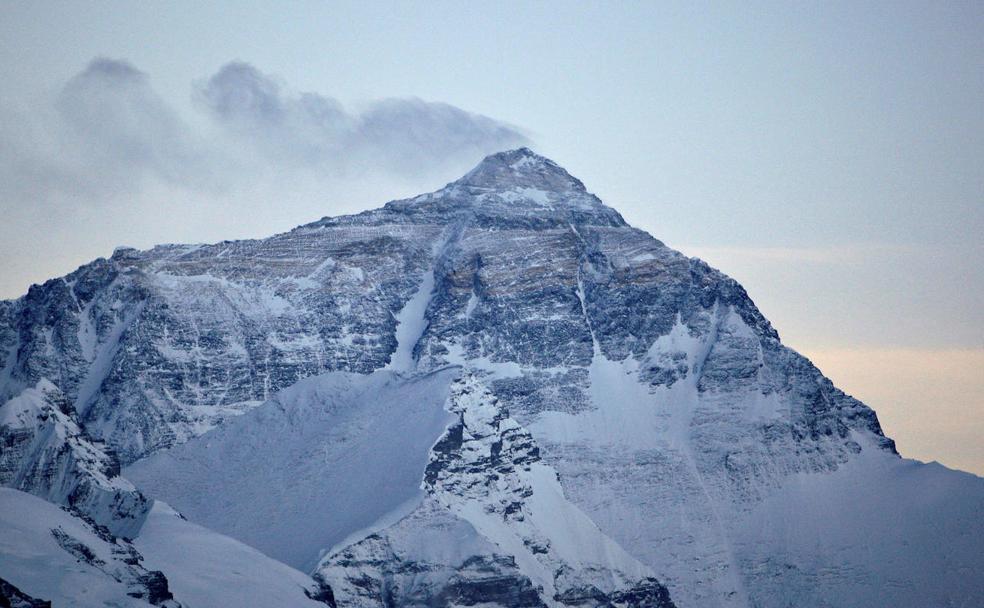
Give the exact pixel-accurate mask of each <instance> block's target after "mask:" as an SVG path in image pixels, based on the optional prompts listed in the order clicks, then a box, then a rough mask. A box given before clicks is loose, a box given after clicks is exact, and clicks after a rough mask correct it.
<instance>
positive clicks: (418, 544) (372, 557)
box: [315, 500, 545, 608]
mask: <svg viewBox="0 0 984 608" xmlns="http://www.w3.org/2000/svg"><path fill="white" fill-rule="evenodd" d="M315 578H316V579H318V580H319V581H321V583H322V584H323V585H325V586H326V587H327V586H328V585H329V584H330V585H331V588H332V589H333V591H335V594H334V595H333V597H334V598H335V600H334V601H335V602H336V603H337V606H338V608H352V607H359V608H370V607H372V608H382V607H386V608H390V607H393V608H396V607H402V606H421V607H424V606H426V607H434V608H438V607H440V608H451V607H453V606H489V607H492V606H498V607H501V608H544V606H545V604H544V603H543V602H542V601H541V599H540V595H539V593H538V592H537V590H536V589H535V588H534V586H533V584H532V583H531V581H530V579H529V578H528V577H526V576H524V575H523V574H522V573H521V572H520V570H519V567H518V566H517V564H516V560H515V559H514V558H512V557H510V556H505V555H502V554H500V553H498V552H497V550H496V548H495V547H494V546H493V545H491V544H490V543H488V542H487V541H485V540H483V539H482V538H480V536H479V535H478V534H477V532H476V531H475V530H474V528H472V527H471V526H470V525H469V524H467V523H466V522H464V521H462V520H461V519H459V518H457V517H455V516H454V515H452V514H451V513H450V512H448V511H447V510H446V509H444V508H442V507H441V506H439V505H437V504H436V503H434V502H432V501H430V500H426V501H424V502H423V503H422V504H421V505H420V506H419V507H418V508H417V509H415V510H414V511H413V513H411V514H410V515H408V516H407V517H405V518H403V519H402V520H400V521H399V522H397V523H396V524H394V525H393V526H391V527H389V528H387V529H386V530H384V531H381V532H379V533H376V534H371V535H369V536H368V537H366V538H365V539H363V540H361V541H359V542H356V543H353V544H351V545H349V546H348V547H345V548H344V549H342V550H340V551H338V552H336V553H334V554H333V555H331V556H328V557H326V559H325V561H324V562H322V564H321V565H320V566H319V567H318V571H317V573H316V574H315Z"/></svg>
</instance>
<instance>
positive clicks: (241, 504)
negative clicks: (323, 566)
mask: <svg viewBox="0 0 984 608" xmlns="http://www.w3.org/2000/svg"><path fill="white" fill-rule="evenodd" d="M455 373H457V372H456V371H455V370H451V369H448V370H444V371H438V372H435V373H433V374H429V375H424V376H420V377H415V378H412V379H404V378H403V377H401V376H400V375H398V374H396V373H393V372H376V373H374V374H371V375H368V376H360V375H357V374H349V373H341V372H339V373H332V374H325V375H322V376H317V377H314V378H309V379H307V380H302V381H301V382H299V383H297V384H296V385H294V386H292V387H290V388H289V389H286V390H284V391H283V392H281V393H280V394H278V395H276V396H275V397H274V398H273V399H272V400H271V401H269V402H267V403H265V404H264V405H262V406H260V407H258V408H256V409H254V410H253V411H251V412H249V413H248V414H245V415H243V416H240V417H238V418H235V419H233V420H230V421H229V422H227V423H226V424H224V425H222V426H221V427H219V428H217V429H214V430H213V431H211V432H209V433H206V434H205V435H202V436H201V437H199V438H197V439H195V440H192V441H190V442H188V443H186V444H184V445H182V446H178V447H176V448H173V449H171V450H169V451H167V452H164V453H161V454H158V455H156V456H152V457H150V458H147V459H144V460H142V461H140V462H138V463H136V464H134V465H133V466H131V467H129V468H127V469H126V470H125V475H126V477H127V478H129V479H131V480H133V481H134V483H136V484H137V486H138V487H140V488H142V490H143V491H144V492H146V493H147V494H148V495H149V496H153V497H155V498H159V499H161V500H164V501H166V502H168V503H169V504H172V505H173V506H174V507H175V508H177V509H178V510H179V511H181V512H182V513H184V514H185V515H186V516H188V517H189V518H190V519H192V520H193V521H195V522H196V523H199V524H202V525H204V526H206V527H208V528H211V529H213V530H216V531H218V532H221V533H223V534H228V535H229V536H232V537H234V538H237V539H239V540H241V541H243V542H246V543H248V544H250V545H252V546H254V547H256V548H258V549H260V550H261V551H263V552H264V553H266V554H267V555H270V556H271V557H273V558H275V559H279V560H281V561H283V562H285V563H287V564H290V565H292V566H294V567H296V568H300V569H302V570H305V571H309V570H311V568H313V567H314V565H315V564H316V563H317V561H318V558H319V556H320V555H319V554H320V552H321V551H322V550H325V549H328V548H329V547H331V546H333V545H335V544H337V543H340V542H341V541H343V540H345V539H346V537H348V536H349V535H351V534H353V533H355V532H357V531H359V530H361V529H364V528H368V527H371V526H374V525H376V524H377V522H378V521H380V520H381V519H382V520H385V519H386V518H391V521H395V520H396V519H398V518H399V517H402V516H403V515H405V514H407V513H409V512H410V511H411V510H413V508H414V507H415V506H416V504H417V503H418V502H419V501H420V500H421V498H422V497H423V492H422V490H421V489H420V481H421V476H422V472H423V470H424V467H425V466H426V464H427V453H428V450H429V449H430V446H431V445H433V443H434V442H435V441H436V440H437V438H438V437H439V436H440V434H441V433H442V432H443V431H444V428H445V426H446V425H447V424H448V423H449V422H450V420H451V418H450V415H449V414H448V413H447V412H446V411H444V408H443V406H444V401H445V399H446V397H447V390H448V383H449V382H450V380H451V377H452V376H453V375H454V374H455Z"/></svg>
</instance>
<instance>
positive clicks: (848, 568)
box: [732, 449, 984, 608]
mask: <svg viewBox="0 0 984 608" xmlns="http://www.w3.org/2000/svg"><path fill="white" fill-rule="evenodd" d="M982 516H984V484H981V480H980V478H979V477H976V476H974V475H971V474H969V473H961V472H959V471H953V470H949V469H946V468H945V467H943V466H942V465H939V464H937V463H931V464H923V463H920V462H915V461H912V460H902V461H900V460H899V459H897V458H894V457H892V456H891V455H889V454H885V453H884V452H880V451H878V450H870V449H866V450H864V451H863V452H862V453H861V454H860V455H859V456H858V458H855V459H853V460H851V461H850V462H848V463H846V464H845V465H843V466H841V467H840V468H839V469H838V470H837V471H835V472H832V473H821V474H816V473H814V474H808V473H800V474H798V475H795V476H794V477H792V478H791V479H789V480H788V481H787V483H786V484H785V485H784V486H783V488H782V490H780V491H779V492H777V493H775V494H774V495H772V496H769V497H768V498H767V499H765V500H764V501H763V502H762V503H761V504H758V505H756V506H755V507H754V508H753V509H752V510H751V511H750V512H748V513H743V514H742V515H741V516H740V517H737V518H735V520H734V521H733V522H732V528H733V531H734V537H735V539H736V541H735V544H736V546H737V548H738V550H737V553H738V554H739V555H740V556H741V559H742V561H743V564H742V566H743V569H744V571H745V572H746V576H747V577H748V583H747V585H748V589H749V595H750V596H751V597H752V600H753V602H755V603H757V604H759V605H783V604H782V603H781V602H784V603H785V604H786V605H791V606H852V607H857V608H862V607H866V606H911V605H915V602H914V601H913V598H919V601H921V602H922V605H923V606H964V607H967V608H970V607H971V606H977V605H980V602H979V600H980V598H982V597H984V575H982V571H981V569H980V566H979V560H980V554H981V546H982V545H981V535H980V525H981V524H980V521H981V517H982ZM791 583H794V584H791ZM790 589H796V593H791V592H790Z"/></svg>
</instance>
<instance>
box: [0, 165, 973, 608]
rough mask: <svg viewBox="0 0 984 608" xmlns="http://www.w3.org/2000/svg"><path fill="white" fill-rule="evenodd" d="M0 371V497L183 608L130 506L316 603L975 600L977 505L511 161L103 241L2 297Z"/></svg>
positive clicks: (849, 402) (737, 302)
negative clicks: (148, 577)
mask: <svg viewBox="0 0 984 608" xmlns="http://www.w3.org/2000/svg"><path fill="white" fill-rule="evenodd" d="M0 353H2V354H3V355H4V356H3V357H0V366H2V367H0V403H2V404H3V410H2V411H4V412H7V413H5V414H4V416H3V418H2V420H0V483H2V484H3V485H6V486H8V487H11V488H16V489H18V490H21V491H23V492H29V493H32V494H34V495H36V496H39V497H42V498H44V499H45V500H49V501H52V502H56V503H58V504H65V505H71V508H73V509H75V511H73V513H76V514H82V515H84V516H85V517H89V518H91V519H92V520H93V521H96V522H99V524H101V525H106V526H108V527H110V528H111V529H112V530H113V531H114V532H113V533H114V534H118V535H119V536H125V537H127V538H130V537H135V540H134V542H135V543H137V544H139V543H140V542H141V535H144V536H143V538H144V540H145V541H146V539H147V538H148V536H149V535H153V536H154V539H155V542H154V543H153V547H152V549H153V553H155V554H156V556H157V557H156V558H152V557H151V554H150V553H148V554H147V555H148V558H147V559H148V561H149V560H151V559H159V560H160V563H162V564H165V565H166V567H167V568H170V569H171V572H168V571H167V568H164V567H162V571H164V572H165V575H166V576H167V577H168V579H169V580H172V581H181V582H182V583H181V584H182V585H184V586H183V587H182V588H183V590H184V591H183V592H184V593H191V594H192V595H194V594H196V593H198V592H203V593H204V591H208V589H207V587H208V586H207V585H205V586H201V585H199V579H198V578H196V576H199V575H198V574H196V573H195V572H191V573H189V572H187V571H184V570H182V566H183V564H182V560H180V559H176V558H175V557H174V556H175V555H180V552H179V551H177V550H176V549H175V547H174V546H172V545H171V544H169V543H173V542H177V541H172V540H168V539H170V538H171V536H169V535H168V534H156V535H154V534H153V533H154V530H155V528H154V526H155V525H159V526H164V527H165V528H167V529H169V530H170V529H171V526H178V525H179V524H180V526H187V528H181V529H182V530H187V529H190V526H192V525H193V524H192V523H191V522H185V521H184V520H180V522H179V521H178V520H177V519H176V518H177V517H178V516H177V515H175V514H170V513H168V514H163V515H162V514H160V513H158V515H159V517H156V518H155V517H153V514H154V513H155V512H157V511H155V509H158V507H159V506H160V505H161V504H162V503H160V502H156V503H155V502H153V500H152V499H157V500H162V499H163V500H167V501H168V502H169V503H171V504H174V506H175V507H176V508H178V509H180V510H181V511H182V512H184V513H186V515H187V517H188V518H189V519H190V520H192V522H195V523H196V524H205V525H207V526H208V527H210V528H214V529H215V530H217V532H220V533H222V534H225V535H226V536H222V534H213V533H212V531H209V530H205V529H202V528H198V530H199V532H201V534H198V535H197V536H196V535H193V534H191V533H188V534H186V535H185V536H183V537H182V538H183V540H182V541H181V542H183V543H193V542H197V540H196V539H199V538H206V537H207V539H208V542H209V543H213V542H214V543H215V544H214V546H213V545H209V547H206V548H202V547H198V548H199V549H202V551H203V553H200V555H210V556H214V555H216V554H220V555H227V554H228V555H233V554H234V555H235V556H237V557H236V559H237V560H240V561H241V563H246V564H251V565H252V566H251V567H256V568H260V566H257V565H256V564H267V566H263V567H262V568H261V569H262V570H263V572H262V573H259V572H254V573H253V574H254V578H255V579H256V580H263V581H265V583H264V584H265V585H266V586H267V587H269V588H271V589H273V588H275V589H281V587H279V586H277V583H276V581H280V582H281V583H284V581H289V585H288V587H289V588H290V589H294V590H295V591H296V590H297V589H301V588H303V589H305V590H310V589H315V587H314V586H313V583H312V582H311V579H310V578H308V577H306V576H305V575H303V574H301V573H299V572H297V571H296V570H293V569H290V568H287V566H284V568H285V570H280V569H278V568H276V567H270V563H271V561H272V560H268V558H266V557H265V556H263V555H259V556H257V555H253V554H251V553H250V552H249V550H247V548H245V547H244V546H243V545H242V543H246V544H249V545H252V546H254V547H256V548H259V549H260V550H261V551H263V552H264V553H267V554H268V555H272V556H273V557H275V558H276V559H280V560H282V561H284V562H285V563H287V564H290V565H291V566H293V567H294V568H301V569H305V570H308V569H310V568H312V567H314V566H317V568H316V574H317V576H318V577H320V578H321V579H322V580H323V581H324V584H325V585H328V586H330V589H331V591H332V600H331V601H333V602H336V603H337V605H338V606H378V605H394V604H396V605H399V604H400V603H401V602H402V603H403V605H435V606H458V605H478V604H480V603H481V602H482V601H487V602H488V603H491V604H492V605H495V604H497V603H498V604H499V605H503V606H505V605H513V606H540V605H547V606H550V605H553V606H562V605H567V606H576V605H585V606H589V605H613V606H623V605H624V606H628V605H657V606H658V605H667V604H668V602H669V601H670V600H669V599H668V598H669V597H672V602H673V603H674V604H675V605H677V606H681V607H687V606H694V607H696V606H700V607H705V606H706V607H712V608H715V607H719V608H725V607H728V608H731V607H734V608H745V607H751V606H765V607H772V606H776V607H782V606H787V605H824V606H836V607H853V606H870V605H893V606H923V605H976V604H981V603H982V602H984V580H981V577H979V576H969V575H966V574H963V575H959V576H958V575H957V574H954V573H967V572H980V571H984V563H982V561H981V557H980V551H979V545H980V540H981V538H984V529H982V523H981V522H982V521H984V517H982V515H984V487H982V483H984V482H981V480H980V479H979V478H977V477H974V476H969V475H964V474H961V473H959V472H954V471H949V470H946V469H943V468H942V467H938V466H934V465H923V464H921V463H914V462H912V461H907V460H905V459H903V458H901V457H900V456H899V454H898V453H897V451H896V449H895V445H894V442H893V441H892V440H891V439H890V438H888V437H886V436H885V434H884V432H883V431H882V428H881V426H880V424H879V422H878V417H877V415H876V414H875V412H874V411H873V410H872V409H871V408H869V407H867V406H866V405H865V404H863V403H861V402H860V401H858V400H856V399H854V398H853V397H851V396H849V395H847V394H845V393H844V392H842V391H841V390H839V389H838V388H836V387H835V386H834V385H833V383H831V381H830V380H829V379H827V378H826V377H824V375H823V374H822V373H821V372H820V370H818V369H817V368H816V367H815V366H814V365H813V364H812V363H811V362H810V361H809V360H807V359H806V358H805V357H803V356H801V355H799V354H798V353H796V352H794V351H793V350H791V349H789V348H787V347H786V346H785V345H783V344H782V342H781V341H780V338H779V334H778V332H777V331H776V330H775V329H774V328H773V327H772V325H771V324H770V322H769V321H768V320H767V319H766V318H765V317H764V316H763V315H762V313H761V312H760V311H759V310H758V308H757V307H756V306H755V304H754V303H753V301H752V300H751V298H750V297H749V295H748V294H747V293H746V291H745V290H744V289H743V288H742V287H741V285H739V284H738V283H737V282H735V281H734V280H732V279H731V278H729V277H727V276H726V275H724V274H723V273H721V272H720V271H718V270H716V269H714V268H711V267H710V266H709V265H707V264H706V263H705V262H703V261H701V260H699V259H695V258H688V257H687V256H685V255H683V254H681V253H679V252H677V251H674V250H672V249H670V248H668V247H667V246H665V245H664V244H663V243H662V242H660V241H658V240H656V239H655V238H653V237H652V236H650V235H649V234H647V233H645V232H643V231H641V230H638V229H636V228H633V227H631V226H629V225H628V224H627V223H626V222H625V220H624V219H623V218H622V216H621V215H620V214H619V213H618V212H617V211H616V210H614V209H612V208H610V207H608V206H606V205H605V204H603V203H602V201H601V200H599V199H598V198H597V197H596V196H594V195H593V194H591V193H590V192H588V190H587V189H586V188H585V186H584V184H583V183H581V182H580V181H579V180H578V179H577V178H575V177H573V176H571V175H570V174H569V173H568V172H567V171H566V170H564V169H563V168H562V167H560V166H559V165H557V164H556V163H554V162H553V161H551V160H549V159H546V158H544V157H542V156H539V155H537V154H535V153H533V152H532V151H530V150H528V149H525V148H523V149H519V150H511V151H507V152H502V153H499V154H494V155H491V156H489V157H487V158H486V159H485V160H483V161H482V162H481V163H480V164H479V165H478V166H477V167H476V168H475V169H474V170H473V171H471V172H469V173H468V174H467V175H465V176H464V177H462V178H461V179H459V180H457V181H454V182H451V183H449V184H447V185H446V186H444V187H443V188H440V189H438V190H436V191H434V192H430V193H426V194H422V195H420V196H416V197H413V198H408V199H404V200H399V201H391V202H389V203H386V204H385V205H384V206H383V207H381V208H378V209H373V210H369V211H365V212H362V213H358V214H355V215H348V216H341V217H324V218H322V219H320V220H318V221H315V222H312V223H309V224H306V225H303V226H299V227H297V228H295V229H293V230H291V231H289V232H285V233H283V234H278V235H274V236H271V237H269V238H266V239H255V240H243V241H223V242H220V243H214V244H205V245H161V246H158V247H155V248H153V249H150V250H148V251H138V250H135V249H128V248H124V249H118V250H117V251H116V252H114V253H113V255H112V256H111V257H109V258H108V259H99V260H95V261H94V262H92V263H90V264H87V265H85V266H82V267H81V268H79V269H78V270H76V271H75V272H73V273H70V274H69V275H67V276H66V277H64V278H58V279H52V280H50V281H47V282H45V283H44V284H42V285H35V286H32V287H31V289H30V290H29V291H28V293H27V294H26V295H25V296H23V297H22V298H19V299H17V300H13V301H4V302H0ZM451 370H457V371H454V372H453V373H452V371H451ZM454 374H460V376H461V378H460V379H459V380H454V381H452V380H451V378H450V377H451V376H452V375H454ZM466 387H467V390H465V388H466ZM444 391H449V393H448V394H451V398H450V399H449V400H446V399H445V398H446V397H447V394H445V392H444ZM52 395H54V397H52ZM445 403H447V404H450V405H449V407H448V408H447V409H445V408H444V407H443V404H445ZM28 405H30V407H28ZM69 406H71V407H69ZM10 412H20V413H18V414H14V413H10ZM25 412H27V413H26V414H25ZM120 467H122V471H123V476H121V475H120V474H119V473H120ZM124 477H127V478H132V479H133V480H134V481H135V482H136V485H135V486H134V485H132V484H130V482H128V481H127V480H126V479H124ZM421 484H422V485H421ZM376 487H379V488H385V489H386V491H376V490H373V488H376ZM821 490H822V491H821ZM3 496H4V497H5V499H7V500H9V501H11V503H12V504H13V503H16V504H21V503H23V504H28V503H30V501H29V500H28V499H29V498H31V497H26V498H25V497H24V496H19V495H18V496H10V495H6V494H4V495H3ZM32 504H33V503H32ZM148 505H155V506H153V507H152V508H150V515H148ZM287 505H289V509H288V507H287ZM821 507H822V508H821ZM284 509H288V510H287V511H283V510H284ZM557 513H561V514H562V515H560V516H558V515H556V514H557ZM549 514H554V516H552V517H551V516H549ZM72 517H75V515H73V516H72ZM148 518H150V519H148ZM886 521H889V522H899V523H898V524H897V525H891V526H890V525H887V524H885V522H886ZM148 522H151V523H148ZM939 522H943V523H939ZM937 524H939V525H937ZM180 526H179V527H180ZM42 528H43V526H42V527H40V528H38V529H42ZM157 530H158V531H159V530H160V528H158V529H157ZM271 530H274V531H275V533H274V532H271ZM206 532H207V533H208V534H205V533H206ZM875 534H877V536H874V535H875ZM203 535H204V536H203ZM233 539H235V540H233ZM437 539H439V541H440V542H437ZM585 539H589V540H585ZM238 541H241V542H239V544H236V543H237V542H238ZM430 541H434V542H433V543H431V542H430ZM147 542H149V541H147ZM215 547H221V550H220V549H217V548H215ZM598 547H604V548H605V551H606V553H605V554H604V555H598V554H597V553H593V552H592V551H595V550H596V549H597V548H598ZM944 547H945V552H946V554H945V555H944V554H943V551H944V549H943V548H944ZM206 549H207V550H206ZM52 550H53V551H55V550H57V551H61V550H60V549H57V547H56V548H55V549H52ZM213 551H214V552H213ZM322 551H324V553H323V554H322V553H321V552H322ZM62 553H64V552H63V551H62ZM59 555H60V554H59ZM165 558H167V559H165ZM264 560H268V561H264ZM18 563H20V562H18ZM53 563H54V562H53ZM207 563H208V564H220V563H223V562H222V559H220V558H217V557H216V558H214V559H211V560H210V561H208V562H207ZM274 563H275V562H274ZM15 565H16V564H14V563H13V562H10V563H7V562H2V561H0V578H3V579H4V580H9V581H10V584H12V585H15V586H16V587H17V588H18V589H27V590H28V591H29V590H30V589H31V587H30V585H27V583H30V582H31V581H26V582H25V581H23V580H20V579H17V580H15V579H13V578H9V577H8V576H6V574H5V570H4V568H7V569H8V570H9V571H16V572H20V573H22V574H23V573H24V572H28V570H27V569H22V570H16V569H14V566H15ZM11 569H13V570H11ZM198 569H199V570H204V569H205V567H204V566H200V567H199V568H198ZM238 571H239V570H236V569H235V568H234V567H233V566H231V565H230V566H229V567H228V568H227V569H225V570H221V569H220V570H218V571H214V570H209V576H213V577H218V578H221V579H222V580H233V579H230V578H223V577H224V576H225V575H227V574H228V575H229V576H234V573H235V572H238ZM271 572H276V579H275V580H274V579H272V578H270V576H272V575H271V574H270V573H271ZM172 573H176V576H172ZM220 575H221V576H220ZM93 576H95V574H93ZM295 581H297V584H295ZM900 581H901V582H900ZM177 584H178V583H177V582H175V583H174V585H175V586H176V585H177ZM25 585H27V586H25ZM232 586H233V587H239V586H242V587H243V588H248V584H247V583H242V582H241V581H240V584H233V585H232ZM285 588H287V587H285ZM203 590H204V591H203ZM228 593H229V594H230V597H233V596H234V597H236V598H245V599H243V600H242V602H245V603H246V604H248V603H249V598H250V597H254V598H259V597H263V595H262V594H261V593H258V592H254V593H248V594H236V593H234V592H233V591H229V592H228ZM310 593H315V592H313V591H310ZM879 594H880V595H879ZM281 595H283V594H281ZM294 595H297V596H298V597H296V598H294V600H291V601H292V602H293V604H292V605H294V604H296V605H310V604H309V602H310V601H311V600H310V598H309V597H307V596H305V595H303V594H300V593H296V594H294ZM196 597H199V596H196ZM200 597H205V596H200ZM207 597H209V598H211V599H210V601H214V597H215V596H214V595H209V596H207ZM266 597H268V596H266ZM292 597H293V596H292ZM325 597H328V596H327V595H325ZM176 598H177V600H178V601H181V598H180V597H178V596H177V594H176ZM237 601H240V600H237ZM387 602H388V603H387ZM661 602H662V604H661ZM124 605H127V604H124Z"/></svg>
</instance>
